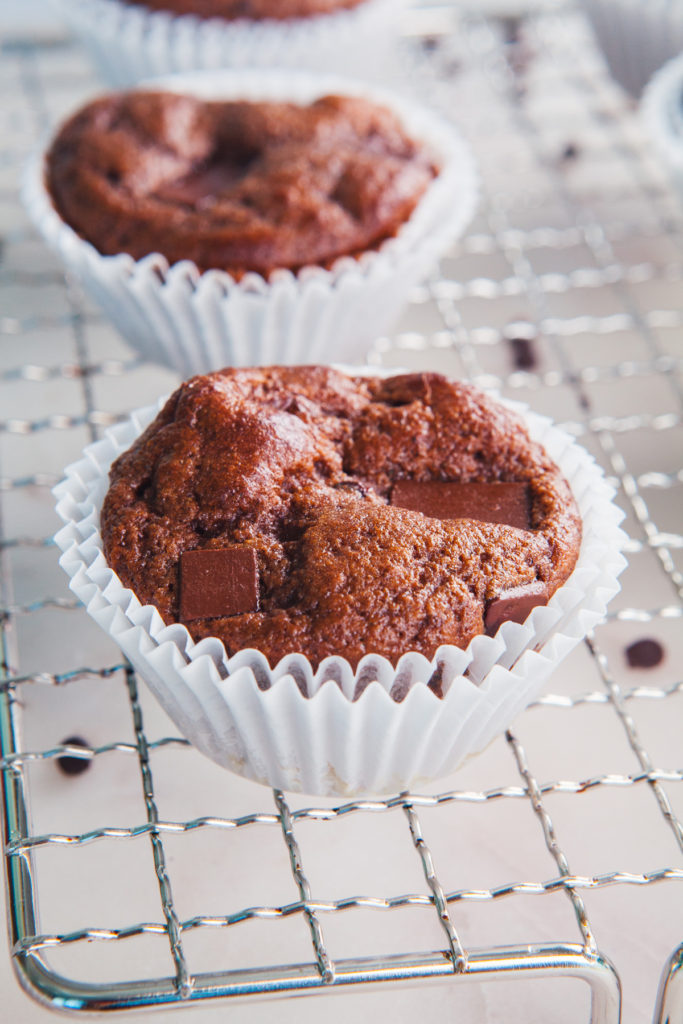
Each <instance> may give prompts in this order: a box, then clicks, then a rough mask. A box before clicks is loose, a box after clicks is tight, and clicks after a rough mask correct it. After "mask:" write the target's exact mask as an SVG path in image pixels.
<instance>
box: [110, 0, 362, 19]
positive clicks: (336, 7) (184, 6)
mask: <svg viewBox="0 0 683 1024" xmlns="http://www.w3.org/2000/svg"><path fill="white" fill-rule="evenodd" d="M124 2H125V3H128V4H132V5H133V6H135V7H149V8H151V9H152V10H155V11H172V12H173V13H175V14H196V15H197V16H198V17H200V18H225V19H226V20H228V21H235V20H237V19H239V18H247V19H249V20H251V21H261V20H262V19H265V18H268V19H274V20H276V21H287V20H289V19H291V18H312V17H316V16H317V15H320V14H335V13H336V12H338V11H345V10H350V9H351V8H353V7H359V6H360V5H361V4H362V3H366V2H367V0H124Z"/></svg>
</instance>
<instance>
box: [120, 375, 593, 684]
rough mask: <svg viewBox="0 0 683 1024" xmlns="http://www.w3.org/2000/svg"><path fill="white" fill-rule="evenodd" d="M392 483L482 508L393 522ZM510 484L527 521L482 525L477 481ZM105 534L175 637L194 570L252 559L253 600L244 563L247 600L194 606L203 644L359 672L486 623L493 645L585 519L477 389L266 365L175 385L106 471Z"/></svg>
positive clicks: (558, 562) (515, 423)
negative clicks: (467, 498) (197, 563)
mask: <svg viewBox="0 0 683 1024" xmlns="http://www.w3.org/2000/svg"><path fill="white" fill-rule="evenodd" d="M400 481H413V482H415V483H416V484H419V483H420V482H422V483H424V484H429V485H430V488H433V486H434V484H435V483H438V482H442V483H444V484H453V483H459V484H468V483H470V484H477V485H478V487H477V488H475V489H474V493H475V494H476V502H475V504H474V505H470V508H469V509H468V516H470V517H469V518H450V517H449V518H445V516H446V513H447V509H445V506H444V503H443V502H444V501H445V500H446V499H445V498H444V499H443V501H442V502H441V504H440V505H439V511H438V515H434V514H432V512H434V509H433V508H432V507H430V508H428V509H427V511H426V513H423V512H421V511H415V510H413V509H408V508H402V507H400V506H399V505H397V504H392V492H393V490H394V488H395V485H396V484H397V483H398V482H400ZM500 483H509V484H520V485H525V494H526V495H527V500H528V523H526V524H525V526H523V527H520V526H519V525H516V526H515V525H510V524H509V523H508V522H498V521H493V522H489V521H487V515H488V513H487V511H486V509H487V507H488V506H495V507H496V508H498V509H499V508H500V502H499V501H498V500H497V499H496V500H494V501H493V502H492V503H491V502H489V501H487V500H486V485H498V484H500ZM482 494H483V498H482ZM517 505H518V502H517V501H515V509H517ZM444 509H445V511H444ZM501 514H502V515H503V518H505V513H504V512H503V513H501ZM514 514H515V516H517V515H518V514H519V513H518V511H515V513H514ZM441 517H443V518H441ZM102 535H103V541H104V550H105V555H106V558H107V560H108V562H109V565H110V566H111V567H112V568H113V569H114V570H115V571H116V572H117V573H118V575H119V577H120V578H121V580H122V581H123V583H124V585H126V586H128V587H130V588H131V589H132V590H133V591H135V593H136V595H137V597H138V598H139V600H140V601H141V602H142V603H143V604H153V605H155V606H156V607H157V608H158V610H159V612H160V613H161V615H162V617H163V619H164V620H165V622H167V623H171V622H177V621H180V607H181V587H182V584H183V574H182V572H181V561H182V560H183V556H185V558H186V560H187V555H188V552H194V551H198V550H206V551H223V552H226V555H224V556H221V558H219V559H217V560H215V561H216V565H217V566H218V567H219V568H218V569H217V571H220V565H221V564H222V563H223V562H225V564H226V565H227V567H228V568H227V569H226V571H229V572H234V571H235V570H234V563H235V558H236V554H235V550H236V549H239V548H246V549H249V550H250V551H252V552H254V553H255V561H256V572H257V583H256V584H255V585H256V586H257V592H256V591H255V590H253V589H251V588H252V583H251V578H253V577H250V576H249V573H252V572H253V570H252V569H249V568H248V567H247V568H244V567H243V568H241V569H240V573H241V576H240V581H241V583H242V589H243V591H244V596H243V597H241V598H240V599H239V600H238V601H236V600H235V598H234V595H233V594H228V595H227V597H225V598H223V599H221V598H218V600H219V602H220V600H224V601H225V606H224V608H223V610H222V608H221V606H220V604H219V605H218V606H217V605H216V604H215V595H214V594H213V593H212V595H211V600H210V602H209V603H208V604H205V603H204V602H203V600H201V601H199V603H198V604H197V602H194V603H195V605H196V610H195V611H193V612H192V613H191V614H189V613H188V615H187V618H186V620H185V624H186V625H187V628H188V629H189V631H190V633H191V635H192V636H193V637H194V638H195V640H199V639H201V638H203V637H207V636H216V637H219V638H220V639H221V640H222V641H223V643H224V644H225V647H226V650H227V652H228V654H229V655H230V654H233V653H235V652H236V651H238V650H240V649H243V648H257V649H258V650H260V651H262V652H263V653H264V654H265V655H266V656H267V658H268V659H269V661H270V663H271V665H275V664H276V663H277V662H278V661H279V660H280V659H281V658H282V657H284V656H285V655H286V654H291V653H293V652H301V653H303V654H305V655H307V656H308V657H309V659H310V660H311V662H312V663H313V664H314V665H317V664H318V663H319V662H320V661H321V660H322V659H323V658H325V657H326V656H328V655H341V656H344V657H346V658H347V659H348V660H349V661H350V662H352V663H353V664H354V665H355V664H356V663H357V662H358V660H359V659H360V658H361V657H362V656H363V655H364V654H368V653H376V654H382V655H384V656H385V657H387V658H388V659H389V660H390V661H392V662H394V663H395V662H396V661H397V659H398V658H399V657H400V656H401V655H402V654H403V653H405V652H406V651H419V652H421V653H422V654H424V655H425V656H426V657H428V658H431V657H432V656H433V655H434V653H435V652H436V650H437V648H438V647H439V646H440V645H442V644H454V645H457V646H460V647H466V646H467V644H468V643H469V641H470V640H471V639H472V638H473V637H474V636H476V635H477V634H479V633H482V632H484V631H485V630H486V628H487V621H486V620H487V612H489V613H490V615H489V629H490V631H491V624H492V623H493V625H494V626H495V628H497V626H498V625H499V624H500V622H501V621H505V619H506V618H515V609H516V608H520V607H521V608H523V609H525V610H524V615H526V613H527V612H528V611H529V609H530V608H531V607H533V606H534V605H535V604H538V603H543V602H545V600H547V598H548V597H550V596H551V595H552V593H553V592H554V591H555V590H556V589H557V587H559V586H560V585H561V584H562V583H564V582H565V580H566V579H567V578H568V576H569V575H570V573H571V571H572V569H573V567H574V564H575V562H576V559H577V556H578V550H579V545H580V539H581V521H580V517H579V514H578V511H577V508H576V505H575V502H574V499H573V497H572V494H571V491H570V489H569V486H568V484H567V482H566V481H565V480H564V478H563V477H562V475H561V474H560V472H559V470H558V468H557V467H556V466H555V465H554V464H553V463H552V461H551V460H550V459H549V458H548V457H547V455H546V454H545V452H544V450H543V449H542V448H541V447H540V446H539V445H538V444H536V443H535V442H533V441H531V440H530V438H529V436H528V433H527V431H526V428H525V426H524V423H523V422H522V421H521V419H520V418H519V417H518V416H517V415H515V414H514V413H512V412H511V411H509V410H508V409H506V408H504V407H502V406H501V405H499V404H498V403H496V402H495V401H493V400H492V399H490V398H488V397H487V396H486V395H484V394H483V393H481V392H479V391H478V390H477V389H475V388H473V387H471V386H469V385H467V384H463V383H460V382H457V381H453V380H449V379H447V378H445V377H442V376H440V375H438V374H407V375H401V376H396V377H389V378H378V377H350V376H346V375H345V374H343V373H340V372H337V371H335V370H333V369H330V368H327V367H316V366H310V367H291V368H287V367H271V368H257V369H228V370H223V371H220V372H217V373H212V374H209V375H207V376H202V377H195V378H194V379H192V380H190V381H188V382H187V383H185V384H183V385H182V386H181V387H180V388H179V389H178V390H177V391H176V392H175V393H174V395H173V396H172V397H171V398H170V399H169V401H168V402H167V403H166V405H165V407H164V408H163V410H162V411H161V412H160V413H159V415H158V416H157V418H156V420H155V421H154V422H153V423H152V424H151V425H150V427H148V429H147V430H146V431H145V432H144V434H142V436H141V437H140V438H139V439H138V440H137V441H136V443H135V444H134V445H133V446H132V448H131V449H130V450H129V451H127V452H126V453H124V454H123V455H121V456H120V457H119V459H118V460H117V461H116V462H115V463H114V464H113V466H112V469H111V474H110V489H109V492H108V494H107V496H106V498H105V501H104V505H103V509H102ZM228 553H229V554H228ZM245 554H246V552H245ZM245 574H246V575H245ZM245 578H246V579H247V580H249V586H248V587H246V588H245V587H244V585H243V581H244V579H245ZM193 585H194V584H193ZM219 590H220V588H218V587H217V588H216V591H219ZM539 595H540V596H539ZM189 596H190V597H191V598H193V600H194V595H193V594H190V595H189ZM187 600H188V595H187V594H186V595H185V604H186V606H187ZM240 601H242V603H240ZM510 609H512V611H510ZM207 610H210V614H207ZM202 614H204V615H205V617H204V618H202V617H201V616H202Z"/></svg>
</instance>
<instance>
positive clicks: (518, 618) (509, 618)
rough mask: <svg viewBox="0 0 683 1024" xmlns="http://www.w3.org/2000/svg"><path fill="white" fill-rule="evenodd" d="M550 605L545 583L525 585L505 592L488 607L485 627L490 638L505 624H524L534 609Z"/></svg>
mask: <svg viewBox="0 0 683 1024" xmlns="http://www.w3.org/2000/svg"><path fill="white" fill-rule="evenodd" d="M547 603H548V588H547V587H546V585H545V583H540V582H537V583H523V584H522V586H520V587H513V588H512V589H511V590H504V591H503V593H502V594H499V595H498V597H495V598H494V599H493V600H492V601H491V602H490V603H489V605H488V607H487V609H486V614H485V616H484V625H485V626H486V632H487V633H488V635H489V636H493V634H494V633H495V632H496V631H497V630H498V627H499V626H500V625H502V623H503V622H519V623H522V622H524V620H525V619H526V617H527V615H528V614H529V612H530V611H531V609H532V608H537V607H538V606H539V605H542V604H547Z"/></svg>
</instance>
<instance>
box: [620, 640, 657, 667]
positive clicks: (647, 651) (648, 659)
mask: <svg viewBox="0 0 683 1024" xmlns="http://www.w3.org/2000/svg"><path fill="white" fill-rule="evenodd" d="M626 660H627V662H628V663H629V665H630V667H631V668H655V667H656V666H657V665H659V664H660V663H661V662H662V661H663V660H664V648H663V647H662V645H661V644H660V643H659V641H658V640H636V641H635V643H632V644H629V646H628V647H627V648H626Z"/></svg>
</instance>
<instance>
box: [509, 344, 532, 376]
mask: <svg viewBox="0 0 683 1024" xmlns="http://www.w3.org/2000/svg"><path fill="white" fill-rule="evenodd" d="M508 342H509V344H510V349H511V351H512V361H513V363H514V365H515V369H517V370H533V368H534V367H535V366H536V362H537V359H536V352H535V350H534V343H533V341H532V340H531V338H509V339H508Z"/></svg>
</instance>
